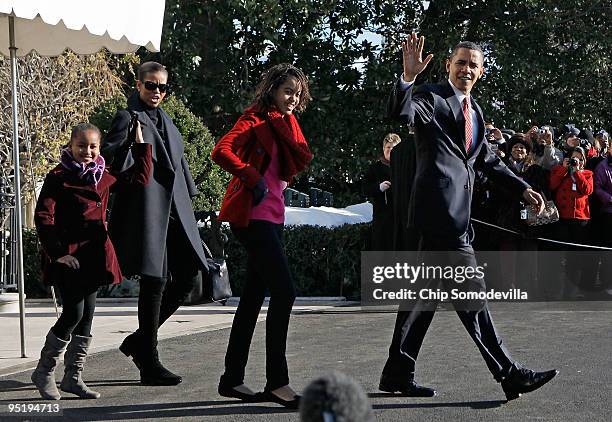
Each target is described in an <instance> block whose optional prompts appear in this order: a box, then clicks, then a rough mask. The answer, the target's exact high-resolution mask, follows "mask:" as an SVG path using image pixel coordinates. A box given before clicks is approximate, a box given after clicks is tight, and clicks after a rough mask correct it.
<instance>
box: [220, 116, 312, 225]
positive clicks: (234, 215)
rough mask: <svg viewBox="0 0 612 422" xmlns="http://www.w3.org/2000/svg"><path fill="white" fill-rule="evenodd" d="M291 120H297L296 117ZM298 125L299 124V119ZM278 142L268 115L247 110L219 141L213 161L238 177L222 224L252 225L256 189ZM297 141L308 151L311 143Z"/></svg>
mask: <svg viewBox="0 0 612 422" xmlns="http://www.w3.org/2000/svg"><path fill="white" fill-rule="evenodd" d="M291 118H292V119H295V117H293V116H292V117H291ZM294 123H295V124H296V125H297V122H296V121H295V120H294ZM295 130H299V128H296V129H295ZM300 135H301V132H300ZM275 139H276V135H275V133H274V131H273V129H272V128H271V127H270V123H268V122H267V121H266V113H265V112H248V111H247V112H245V113H244V114H243V115H242V116H240V118H239V119H238V121H237V122H236V124H235V125H234V127H233V128H232V129H231V130H230V131H229V132H228V133H227V134H226V135H225V136H223V137H222V138H221V139H220V140H219V142H217V145H216V146H215V148H214V149H213V152H212V154H211V157H212V159H213V161H214V162H215V163H217V164H218V165H219V166H221V168H223V169H224V170H225V171H227V172H229V173H231V174H232V175H234V177H233V178H232V180H231V181H230V183H229V185H228V187H227V190H226V192H225V196H224V197H223V203H222V204H221V211H220V213H219V220H220V221H227V222H230V223H233V224H235V225H236V226H238V227H246V226H248V225H249V216H250V210H251V206H252V202H253V193H252V189H253V188H254V187H255V185H256V184H257V182H258V181H259V180H260V179H261V178H262V177H263V174H264V173H265V172H266V169H267V168H268V165H269V164H270V159H271V158H270V157H271V155H272V146H273V143H274V142H276V141H275ZM296 142H297V143H298V144H300V145H302V146H305V147H306V149H307V143H306V141H305V140H304V139H303V138H302V137H299V136H298V137H297V139H296Z"/></svg>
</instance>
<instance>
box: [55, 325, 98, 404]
mask: <svg viewBox="0 0 612 422" xmlns="http://www.w3.org/2000/svg"><path fill="white" fill-rule="evenodd" d="M91 340H92V337H91V336H90V337H84V336H77V335H74V334H73V335H72V340H71V341H70V344H68V348H67V349H66V354H65V355H64V366H65V367H66V369H65V370H64V378H63V379H62V382H61V384H60V389H61V390H62V391H65V392H67V393H73V394H76V395H77V396H79V397H80V398H82V399H97V398H100V393H98V392H97V391H93V390H91V389H90V388H89V387H87V385H85V383H84V382H83V379H82V378H81V373H82V372H83V368H84V366H85V359H86V358H87V351H88V350H89V345H90V344H91Z"/></svg>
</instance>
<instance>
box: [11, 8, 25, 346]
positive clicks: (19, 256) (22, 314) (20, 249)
mask: <svg viewBox="0 0 612 422" xmlns="http://www.w3.org/2000/svg"><path fill="white" fill-rule="evenodd" d="M8 19H9V49H10V53H11V54H10V57H11V90H12V95H11V100H12V103H11V104H12V107H13V165H14V172H15V179H14V181H15V218H16V224H15V226H16V229H17V230H15V231H16V233H15V237H16V240H17V248H16V250H17V257H16V258H17V259H16V261H17V266H16V267H17V268H15V269H14V270H17V288H18V290H19V330H20V333H21V357H22V358H25V357H27V356H26V349H25V300H24V278H23V238H22V228H23V223H22V216H21V177H20V173H19V122H18V118H17V117H18V116H17V114H18V109H17V47H15V17H14V16H9V17H8Z"/></svg>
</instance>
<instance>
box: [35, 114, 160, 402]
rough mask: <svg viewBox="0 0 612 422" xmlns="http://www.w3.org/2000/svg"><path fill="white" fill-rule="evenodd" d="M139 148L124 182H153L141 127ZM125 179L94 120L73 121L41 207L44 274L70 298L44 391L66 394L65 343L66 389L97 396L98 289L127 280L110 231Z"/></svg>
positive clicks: (53, 339) (48, 349)
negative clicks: (90, 355)
mask: <svg viewBox="0 0 612 422" xmlns="http://www.w3.org/2000/svg"><path fill="white" fill-rule="evenodd" d="M135 142H136V143H135V144H133V145H131V146H129V145H126V147H130V148H132V151H133V153H134V155H135V156H136V157H137V159H136V162H135V164H134V165H133V166H132V171H131V172H128V173H127V174H126V176H122V177H125V179H123V178H122V179H121V180H119V182H122V183H120V184H118V185H117V186H118V187H120V188H122V189H138V186H144V185H146V184H147V182H148V179H149V176H150V173H151V166H152V158H151V145H150V144H145V143H144V142H143V140H142V132H141V131H140V125H139V124H137V127H136V140H135ZM117 181H118V180H117V179H116V178H115V177H114V176H112V175H111V174H110V173H108V171H107V170H106V168H105V163H104V158H102V156H101V155H100V130H99V129H98V128H97V127H96V126H94V125H92V124H89V123H81V124H79V125H77V126H75V127H74V128H73V129H72V133H71V136H70V144H69V146H68V147H67V148H66V149H64V150H62V154H61V159H60V164H58V165H57V166H56V167H55V168H54V169H53V170H51V171H50V172H49V174H48V175H47V177H46V178H45V182H44V184H43V187H42V190H41V192H40V196H39V198H38V202H37V204H36V211H35V215H34V222H35V223H36V230H37V231H38V237H39V239H40V243H41V245H42V249H43V263H42V264H43V280H44V282H45V283H46V284H54V285H55V287H56V288H57V289H58V290H59V294H60V296H61V298H62V315H61V316H60V317H59V319H58V320H57V322H56V323H55V325H54V326H53V327H51V329H50V330H49V333H48V334H47V337H46V340H45V345H44V346H43V348H42V350H41V352H40V360H39V361H38V366H37V367H36V370H35V371H34V373H32V382H33V383H34V384H35V385H36V387H37V388H38V391H39V392H40V395H41V396H42V397H43V398H44V399H50V400H59V399H60V398H61V396H60V393H59V391H58V390H57V386H56V384H55V374H54V372H55V366H56V365H57V362H58V360H59V357H60V355H61V354H62V352H63V351H64V350H66V354H65V356H64V366H65V372H64V378H63V379H62V382H61V384H60V388H61V390H62V391H65V392H69V393H73V394H76V395H77V396H79V397H81V398H87V399H97V398H98V397H100V394H99V393H97V392H95V391H92V390H90V389H89V388H88V387H87V385H85V383H83V380H82V378H81V372H82V371H83V366H84V364H85V358H86V356H87V350H88V349H89V345H90V344H91V340H92V337H91V324H92V319H93V315H94V309H95V306H96V293H97V290H98V287H99V286H100V285H103V284H111V283H113V284H114V283H119V282H121V279H122V275H121V270H120V269H119V263H118V262H117V258H116V256H115V250H114V248H113V244H112V243H111V241H110V239H109V237H108V234H107V231H106V205H107V203H108V198H109V194H110V192H109V191H110V188H111V187H112V186H113V185H115V183H116V182H117Z"/></svg>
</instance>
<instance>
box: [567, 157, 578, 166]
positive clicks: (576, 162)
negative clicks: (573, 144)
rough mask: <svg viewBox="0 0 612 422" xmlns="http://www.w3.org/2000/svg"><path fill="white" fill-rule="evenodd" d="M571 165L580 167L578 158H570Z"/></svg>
mask: <svg viewBox="0 0 612 422" xmlns="http://www.w3.org/2000/svg"><path fill="white" fill-rule="evenodd" d="M569 165H570V166H572V167H578V159H577V158H576V157H572V158H570V160H569Z"/></svg>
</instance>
